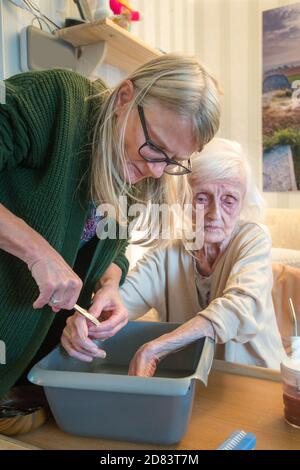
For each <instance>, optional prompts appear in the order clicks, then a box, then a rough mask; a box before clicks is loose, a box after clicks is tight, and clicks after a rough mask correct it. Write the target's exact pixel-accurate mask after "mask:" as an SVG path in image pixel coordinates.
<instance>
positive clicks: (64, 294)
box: [29, 249, 82, 312]
mask: <svg viewBox="0 0 300 470" xmlns="http://www.w3.org/2000/svg"><path fill="white" fill-rule="evenodd" d="M29 269H30V271H31V274H32V277H33V278H34V280H35V282H36V283H37V285H38V288H39V291H40V295H39V297H38V298H37V299H36V300H35V302H34V304H33V308H42V307H44V306H45V305H47V304H48V305H50V307H52V310H53V312H59V310H60V309H62V308H64V309H67V310H71V309H72V308H73V307H74V305H75V304H76V302H77V299H78V297H79V294H80V291H81V288H82V281H81V279H80V278H79V277H78V276H77V274H75V273H74V271H73V270H72V269H71V268H70V266H69V265H68V264H67V263H66V262H65V260H64V259H63V258H62V256H60V254H59V253H57V252H56V251H55V250H52V249H51V250H49V252H47V253H46V254H43V258H42V259H39V260H37V261H35V262H34V263H33V264H32V265H29ZM52 296H53V297H54V298H55V299H57V300H59V302H58V303H55V305H54V304H52V303H51V297H52Z"/></svg>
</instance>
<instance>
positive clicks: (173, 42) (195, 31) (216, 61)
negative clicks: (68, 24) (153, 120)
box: [0, 0, 300, 208]
mask: <svg viewBox="0 0 300 470" xmlns="http://www.w3.org/2000/svg"><path fill="white" fill-rule="evenodd" d="M63 1H64V0H53V1H50V0H40V1H39V2H38V1H37V3H39V5H40V7H41V9H42V10H43V11H45V12H46V13H48V14H49V15H50V16H51V17H52V18H55V17H56V8H57V6H61V2H63ZM0 2H1V3H2V4H3V7H4V8H3V16H4V36H5V61H4V68H5V76H10V75H12V74H14V73H18V72H19V71H20V68H19V50H18V39H17V32H18V31H20V29H21V28H22V27H23V26H24V25H25V24H28V23H30V21H31V17H30V15H29V14H26V13H23V12H21V11H20V10H19V9H17V8H15V7H13V6H11V5H9V2H8V0H0ZM293 3H295V0H131V4H132V5H133V6H134V7H136V8H137V9H139V10H140V11H142V12H143V17H144V18H143V22H141V23H140V24H136V25H133V27H132V33H134V34H136V35H137V36H139V37H140V38H141V39H143V40H145V41H147V42H148V43H150V44H151V45H153V46H155V47H159V48H161V49H163V50H165V51H166V52H169V51H177V52H183V53H188V54H196V55H198V56H199V58H201V60H203V62H204V63H206V65H207V66H208V67H209V68H210V69H211V70H212V71H213V72H214V74H215V75H216V76H217V78H218V79H219V81H220V83H221V85H222V87H223V90H224V96H223V100H222V101H223V113H222V122H221V128H220V135H221V136H223V137H227V138H232V139H236V140H238V141H240V142H241V143H242V145H243V146H244V147H245V149H246V150H247V151H248V154H249V157H250V160H251V163H252V167H253V169H254V172H255V176H256V180H257V182H258V184H259V186H260V187H261V184H262V154H261V140H262V137H261V23H262V21H261V20H262V11H263V10H266V9H269V8H276V7H279V6H284V5H288V4H293ZM67 4H68V5H69V7H70V6H71V5H72V4H73V2H71V0H69V1H68V2H67ZM18 10H19V11H18ZM73 11H74V10H73ZM0 34H1V26H0ZM0 53H1V46H0ZM0 59H1V57H0ZM99 74H101V76H102V77H103V78H104V79H105V80H107V81H108V82H109V83H110V84H114V83H115V82H116V81H118V80H119V79H120V78H121V77H122V76H123V74H122V73H120V72H118V71H117V70H114V69H113V68H111V67H109V66H106V65H105V66H102V67H101V68H100V70H99ZM0 78H1V60H0ZM265 197H266V200H267V202H268V204H269V206H270V207H281V208H285V207H287V208H288V207H289V208H295V207H298V206H299V205H300V204H299V203H300V193H299V192H295V193H293V192H289V193H265Z"/></svg>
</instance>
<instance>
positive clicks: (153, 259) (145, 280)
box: [120, 249, 167, 321]
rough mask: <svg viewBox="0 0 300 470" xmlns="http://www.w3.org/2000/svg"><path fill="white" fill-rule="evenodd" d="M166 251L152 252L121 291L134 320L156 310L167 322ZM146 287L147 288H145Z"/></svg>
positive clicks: (140, 262) (134, 271)
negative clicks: (153, 309) (151, 310)
mask: <svg viewBox="0 0 300 470" xmlns="http://www.w3.org/2000/svg"><path fill="white" fill-rule="evenodd" d="M165 256H166V250H164V249H155V250H150V251H148V252H147V253H146V255H145V256H144V257H143V258H142V259H140V260H139V261H138V263H137V265H136V266H135V268H134V269H133V270H132V271H131V272H130V273H129V276H128V277H127V278H126V281H125V283H124V284H123V286H122V287H121V289H120V295H121V299H122V301H123V303H124V305H125V306H126V308H127V310H128V312H129V320H134V319H136V318H139V317H141V316H142V315H144V314H145V313H147V312H148V311H149V310H150V309H151V308H155V309H156V310H157V311H158V312H159V314H160V318H161V321H166V307H165V304H166V294H165V291H166V276H167V273H166V270H165ZM145 287H146V288H145Z"/></svg>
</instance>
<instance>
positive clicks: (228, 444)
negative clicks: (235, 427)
mask: <svg viewBox="0 0 300 470" xmlns="http://www.w3.org/2000/svg"><path fill="white" fill-rule="evenodd" d="M255 445H256V437H255V436H254V434H252V432H248V433H246V432H245V431H235V432H233V433H232V434H231V435H230V436H229V438H228V439H226V441H224V442H223V443H222V444H221V445H220V446H219V447H218V448H217V450H252V449H254V448H255Z"/></svg>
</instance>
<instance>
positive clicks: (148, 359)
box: [128, 342, 162, 377]
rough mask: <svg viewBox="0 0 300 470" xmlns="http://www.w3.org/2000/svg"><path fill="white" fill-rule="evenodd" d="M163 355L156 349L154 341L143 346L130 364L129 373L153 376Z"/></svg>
mask: <svg viewBox="0 0 300 470" xmlns="http://www.w3.org/2000/svg"><path fill="white" fill-rule="evenodd" d="M161 359H162V357H160V356H159V354H158V353H157V352H156V350H155V346H154V345H153V344H152V342H149V343H145V344H143V346H141V347H140V348H139V349H138V350H137V352H136V353H135V355H134V356H133V358H132V359H131V361H130V364H129V370H128V375H138V376H140V377H153V375H154V374H155V372H156V368H157V365H158V363H159V361H160V360H161Z"/></svg>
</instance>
